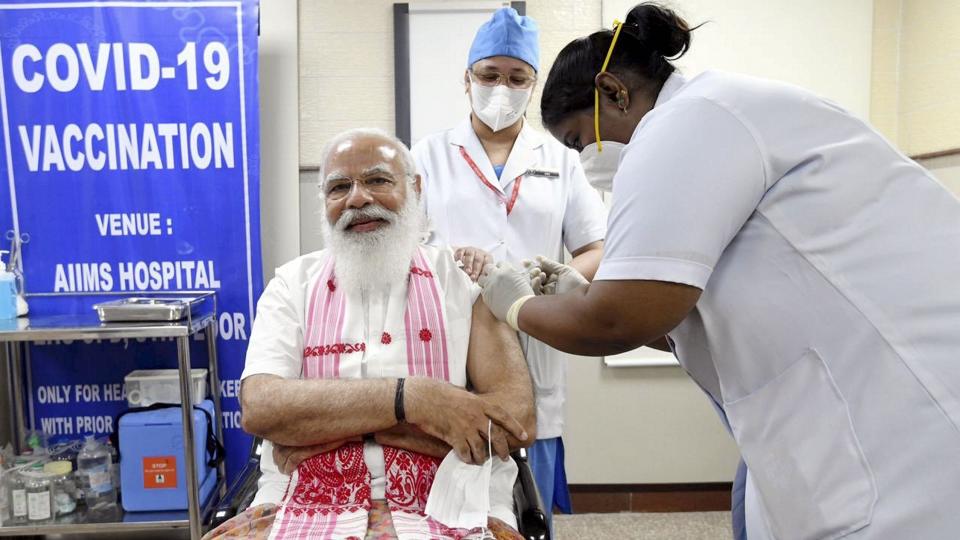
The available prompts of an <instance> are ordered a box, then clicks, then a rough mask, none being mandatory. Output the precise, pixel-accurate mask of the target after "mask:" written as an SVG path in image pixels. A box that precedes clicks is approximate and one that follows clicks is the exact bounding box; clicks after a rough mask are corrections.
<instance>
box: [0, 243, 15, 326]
mask: <svg viewBox="0 0 960 540" xmlns="http://www.w3.org/2000/svg"><path fill="white" fill-rule="evenodd" d="M4 253H7V252H6V251H2V250H0V319H16V318H17V277H16V276H15V275H14V274H13V272H8V271H7V269H6V268H7V267H6V266H4V263H3V254H4Z"/></svg>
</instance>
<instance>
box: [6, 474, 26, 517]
mask: <svg viewBox="0 0 960 540" xmlns="http://www.w3.org/2000/svg"><path fill="white" fill-rule="evenodd" d="M26 464H27V460H26V459H23V458H17V459H16V460H15V461H14V470H10V471H7V473H6V474H5V475H4V478H5V483H6V486H5V489H6V490H7V503H8V504H9V505H10V519H9V520H8V521H4V525H8V524H9V525H24V524H26V523H27V490H26V488H24V486H23V477H22V476H21V475H20V470H19V469H21V468H22V467H24V466H25V465H26Z"/></svg>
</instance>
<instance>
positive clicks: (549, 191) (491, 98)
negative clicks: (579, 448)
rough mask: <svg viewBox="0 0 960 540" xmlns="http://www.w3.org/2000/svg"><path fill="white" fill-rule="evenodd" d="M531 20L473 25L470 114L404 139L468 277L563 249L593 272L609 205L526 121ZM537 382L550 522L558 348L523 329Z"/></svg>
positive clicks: (557, 445) (539, 476)
mask: <svg viewBox="0 0 960 540" xmlns="http://www.w3.org/2000/svg"><path fill="white" fill-rule="evenodd" d="M538 35H539V32H538V29H537V24H536V22H535V21H533V19H531V18H529V17H522V16H520V15H519V14H518V13H517V12H516V11H515V10H514V9H512V8H503V9H500V10H498V11H496V12H495V13H494V14H493V17H492V18H491V19H490V20H489V21H488V22H486V23H485V24H484V25H483V26H481V27H480V29H479V30H478V31H477V34H476V37H475V38H474V41H473V44H472V46H471V48H470V53H469V57H468V61H467V69H466V72H465V73H464V83H465V85H466V90H467V94H468V95H469V98H470V103H471V108H472V113H471V114H470V116H468V117H467V118H464V119H463V121H462V122H461V123H460V124H459V125H458V126H456V127H454V128H452V129H448V130H446V131H442V132H440V133H436V134H434V135H431V136H429V137H426V138H424V139H423V140H421V141H419V142H418V143H417V144H415V145H414V147H413V155H414V159H415V161H416V163H417V168H418V170H419V172H420V174H421V177H422V179H423V197H422V198H423V201H424V204H425V206H426V210H427V214H428V216H429V217H430V221H431V224H432V225H433V229H434V230H433V232H434V233H435V234H434V238H433V239H432V240H431V243H444V244H448V245H451V246H454V247H455V248H458V249H456V252H455V253H456V255H457V257H458V259H459V260H461V261H462V262H463V264H464V270H465V271H467V273H468V274H470V276H471V277H472V278H474V279H476V278H477V277H479V275H480V271H481V270H482V268H483V264H484V263H485V262H488V261H489V260H491V259H492V260H495V261H505V262H509V263H512V264H515V265H518V266H519V265H520V263H521V261H522V260H523V259H533V258H534V256H536V255H538V254H549V255H550V256H551V257H553V258H555V259H561V258H562V257H563V251H564V248H566V249H567V250H569V251H570V253H571V254H572V255H573V260H572V262H571V263H570V264H571V265H572V266H573V267H575V268H576V269H577V270H578V271H579V272H580V273H582V274H584V275H586V276H588V277H592V276H593V274H594V272H596V270H597V265H598V264H599V262H600V257H601V255H602V246H603V238H604V235H605V234H606V219H607V213H606V209H605V208H604V206H603V202H602V200H601V198H600V195H599V193H598V192H597V191H596V190H594V189H592V188H591V187H590V186H589V184H587V181H586V179H585V178H584V175H583V169H582V167H581V165H580V160H579V159H578V158H577V154H576V152H573V151H571V150H569V149H567V148H564V147H563V145H561V144H560V143H558V142H557V141H555V140H554V139H553V138H551V137H550V136H548V135H546V134H543V133H541V132H539V131H537V130H536V129H534V128H533V127H531V126H530V125H529V124H528V123H527V122H526V121H525V119H524V111H525V110H526V107H527V104H528V103H529V102H530V97H531V95H532V93H533V87H534V84H535V82H536V75H537V70H538V69H539V66H540V60H539V56H540V54H539V50H540V47H539V44H538ZM521 344H522V345H523V348H524V352H525V354H526V358H527V363H528V365H529V366H530V373H531V376H532V378H533V382H534V386H535V389H536V401H537V442H536V443H535V444H534V445H533V447H531V448H530V450H529V459H530V464H531V466H532V468H533V473H534V476H535V478H536V481H537V485H538V487H539V490H540V495H541V497H542V499H543V502H544V509H545V510H546V511H547V514H548V518H549V516H550V510H551V509H552V506H553V504H554V503H556V504H557V505H558V506H559V507H560V508H561V509H563V510H565V511H567V512H569V511H570V508H569V501H568V500H567V498H568V496H567V488H566V477H565V474H564V470H563V443H562V440H561V439H560V436H561V434H562V432H563V417H564V410H563V408H564V400H565V394H566V391H565V386H566V368H565V359H564V355H563V354H562V353H560V352H558V351H556V350H553V349H551V348H550V347H548V346H546V345H544V344H543V343H540V342H538V341H536V340H533V339H529V338H528V337H527V336H526V335H521Z"/></svg>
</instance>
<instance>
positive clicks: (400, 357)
mask: <svg viewBox="0 0 960 540" xmlns="http://www.w3.org/2000/svg"><path fill="white" fill-rule="evenodd" d="M421 249H422V250H423V253H424V254H425V256H426V257H427V259H428V260H429V262H430V264H431V266H432V268H433V270H434V272H435V275H436V277H437V283H438V285H439V287H440V288H441V290H442V300H443V305H444V309H445V310H446V331H447V347H448V349H447V351H448V366H449V373H450V383H452V384H454V385H457V386H460V387H463V386H465V385H466V382H467V371H466V369H467V348H468V346H469V344H470V323H471V319H472V315H473V304H474V302H475V301H476V300H477V297H478V296H479V294H480V288H479V287H478V286H477V285H476V284H474V283H471V282H470V279H469V278H468V277H467V276H466V274H464V273H463V271H461V270H460V269H459V268H458V267H457V266H456V263H455V262H454V260H453V253H452V252H451V251H450V250H448V249H437V248H433V247H430V246H421ZM327 257H329V252H328V251H326V250H322V251H316V252H313V253H310V254H307V255H303V256H301V257H298V258H296V259H294V260H293V261H291V262H289V263H287V264H285V265H283V266H281V267H280V268H278V269H277V271H276V276H275V277H274V278H273V279H272V280H270V283H269V284H268V285H267V287H266V289H265V290H264V292H263V295H262V296H261V297H260V300H259V302H258V303H257V318H256V319H255V320H254V324H253V330H252V333H251V335H250V344H249V346H248V348H247V358H246V364H245V366H244V370H243V374H242V376H241V379H246V378H247V377H249V376H251V375H256V374H270V375H277V376H279V377H284V378H287V379H297V378H300V377H301V374H302V373H301V371H302V364H303V356H302V355H303V349H304V344H303V340H304V326H305V321H306V312H307V305H308V303H309V293H310V290H311V287H312V285H313V283H314V280H315V278H316V276H317V275H318V273H319V272H320V271H321V269H322V268H323V266H324V263H325V261H326V260H327ZM347 302H349V303H350V305H351V306H363V310H362V313H364V314H365V320H364V321H363V324H362V325H363V328H356V329H350V328H348V329H345V330H344V335H345V336H349V337H350V338H351V339H350V341H351V342H355V341H360V342H363V343H365V346H366V347H365V351H364V352H362V353H354V354H349V355H344V356H343V357H341V360H340V362H341V366H342V367H341V373H344V374H348V375H347V376H352V375H358V376H359V378H376V377H387V378H390V377H406V376H407V372H408V367H407V355H406V345H405V342H404V340H405V339H406V338H405V331H404V320H403V317H404V308H405V307H406V302H407V287H406V284H405V283H404V284H403V286H398V287H394V288H392V289H391V290H390V291H389V292H387V293H382V294H377V295H369V294H360V293H348V295H347ZM358 311H359V310H358ZM384 332H386V333H389V334H390V336H391V337H392V339H391V341H390V343H389V344H385V343H382V342H381V337H382V336H383V334H384ZM364 461H365V463H366V465H367V468H368V469H369V470H370V474H371V477H372V479H371V495H372V498H374V499H382V498H384V488H385V470H384V468H385V467H384V458H383V449H382V448H381V447H380V445H378V444H377V443H375V442H367V443H366V444H365V446H364ZM493 461H494V466H497V464H498V463H499V462H500V461H499V460H498V459H494V460H493ZM260 470H261V472H262V473H263V475H262V477H261V479H260V484H259V490H258V491H257V495H256V498H255V500H254V501H253V504H254V505H257V504H263V503H274V504H278V503H279V502H280V501H281V499H282V498H283V494H284V490H285V489H286V487H287V484H288V482H289V480H290V477H289V476H288V475H285V474H282V473H280V472H279V470H277V466H276V464H275V463H274V462H273V447H272V445H271V444H270V442H269V441H264V447H263V454H262V456H261V458H260ZM512 492H513V484H512V482H511V483H510V484H509V485H497V486H495V485H491V486H490V498H491V515H494V516H496V517H498V518H500V519H501V520H503V521H505V522H507V523H512V522H513V519H514V518H513V517H512V516H513V508H512V504H513V502H512V501H513V499H512Z"/></svg>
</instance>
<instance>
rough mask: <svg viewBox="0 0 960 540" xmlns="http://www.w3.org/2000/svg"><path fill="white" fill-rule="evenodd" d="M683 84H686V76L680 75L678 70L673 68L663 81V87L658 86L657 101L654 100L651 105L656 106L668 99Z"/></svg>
mask: <svg viewBox="0 0 960 540" xmlns="http://www.w3.org/2000/svg"><path fill="white" fill-rule="evenodd" d="M685 84H687V78H686V77H684V76H683V75H681V74H680V72H679V71H676V70H674V72H673V73H671V74H670V76H669V77H667V80H666V81H664V82H663V87H661V88H660V93H659V94H657V101H656V102H654V104H653V107H654V108H657V107H659V106H660V105H663V104H664V103H666V102H668V101H670V98H672V97H673V96H675V95H676V94H677V92H679V91H680V89H681V88H683V85H685Z"/></svg>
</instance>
